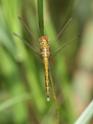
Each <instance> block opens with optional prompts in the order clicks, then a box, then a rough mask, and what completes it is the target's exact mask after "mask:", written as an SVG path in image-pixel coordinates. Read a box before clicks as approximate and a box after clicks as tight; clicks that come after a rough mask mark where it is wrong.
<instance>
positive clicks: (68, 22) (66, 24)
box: [57, 17, 72, 39]
mask: <svg viewBox="0 0 93 124" xmlns="http://www.w3.org/2000/svg"><path fill="white" fill-rule="evenodd" d="M71 21H72V17H70V18H69V19H68V20H66V22H65V23H64V24H63V25H62V26H61V30H60V31H59V33H58V34H57V39H60V37H61V36H62V34H63V33H64V31H65V30H66V29H67V28H68V25H69V24H70V23H71Z"/></svg>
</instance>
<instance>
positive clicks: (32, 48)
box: [13, 33, 40, 55]
mask: <svg viewBox="0 0 93 124" xmlns="http://www.w3.org/2000/svg"><path fill="white" fill-rule="evenodd" d="M13 34H14V36H16V37H18V38H19V39H21V40H22V41H23V42H24V43H25V44H26V45H27V46H28V47H29V48H30V49H31V50H32V51H33V52H34V53H35V54H37V55H40V51H39V49H37V48H36V47H35V48H34V47H33V46H31V45H30V44H29V42H28V41H27V40H25V39H23V38H22V37H21V36H20V35H19V34H17V33H13Z"/></svg>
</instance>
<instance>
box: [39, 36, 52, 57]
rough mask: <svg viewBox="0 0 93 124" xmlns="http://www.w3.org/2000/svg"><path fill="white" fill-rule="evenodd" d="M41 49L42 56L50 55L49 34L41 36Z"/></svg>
mask: <svg viewBox="0 0 93 124" xmlns="http://www.w3.org/2000/svg"><path fill="white" fill-rule="evenodd" d="M39 41H40V51H41V56H42V57H49V56H50V50H49V44H48V37H47V36H41V37H40V39H39Z"/></svg>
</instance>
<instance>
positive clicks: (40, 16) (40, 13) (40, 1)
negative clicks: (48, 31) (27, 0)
mask: <svg viewBox="0 0 93 124" xmlns="http://www.w3.org/2000/svg"><path fill="white" fill-rule="evenodd" d="M43 17H44V16H43V0H38V24H39V31H40V34H39V35H40V36H42V35H44V19H43Z"/></svg>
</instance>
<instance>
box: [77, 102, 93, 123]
mask: <svg viewBox="0 0 93 124" xmlns="http://www.w3.org/2000/svg"><path fill="white" fill-rule="evenodd" d="M92 117H93V100H92V102H91V103H90V104H89V105H88V107H87V108H86V109H85V111H84V112H83V113H82V114H81V116H80V117H79V118H78V120H77V121H76V122H75V124H87V123H88V122H89V121H90V119H91V118H92Z"/></svg>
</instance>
